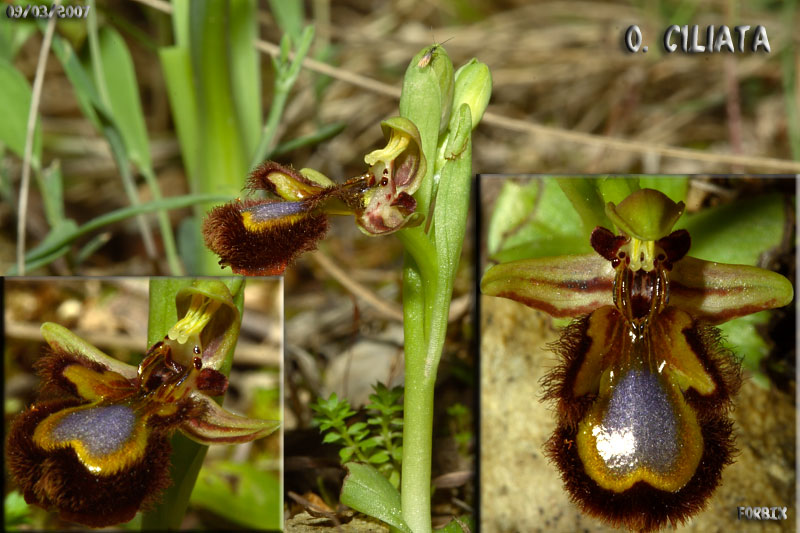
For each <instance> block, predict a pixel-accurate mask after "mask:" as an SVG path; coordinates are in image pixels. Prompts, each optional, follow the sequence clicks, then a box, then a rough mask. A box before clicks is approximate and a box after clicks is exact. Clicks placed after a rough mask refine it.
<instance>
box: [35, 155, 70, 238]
mask: <svg viewBox="0 0 800 533" xmlns="http://www.w3.org/2000/svg"><path fill="white" fill-rule="evenodd" d="M39 189H40V190H41V194H42V200H43V201H44V213H45V216H46V218H47V223H48V224H49V225H50V227H51V228H57V227H59V226H61V224H62V222H64V221H65V218H64V180H63V179H62V176H61V165H60V164H59V162H58V160H55V161H53V163H52V164H51V165H50V166H49V167H47V168H46V169H44V172H42V178H41V186H40V187H39ZM70 222H72V225H73V227H75V222H74V221H72V220H70Z"/></svg>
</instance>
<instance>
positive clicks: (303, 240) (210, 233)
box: [203, 200, 328, 276]
mask: <svg viewBox="0 0 800 533" xmlns="http://www.w3.org/2000/svg"><path fill="white" fill-rule="evenodd" d="M262 202H263V200H245V201H239V202H232V203H228V204H225V205H221V206H217V207H215V208H214V209H213V210H212V211H211V212H210V213H209V214H208V216H207V217H206V219H205V221H204V222H203V237H204V238H205V242H206V246H208V247H209V248H210V249H211V251H213V252H214V253H216V254H217V255H219V257H220V264H221V265H230V267H231V268H232V269H233V271H234V272H235V273H237V274H244V275H247V276H276V275H280V274H282V273H283V271H284V270H285V269H286V267H287V266H288V264H289V263H290V262H292V261H293V260H294V259H295V258H296V257H297V256H298V255H299V254H301V253H303V252H307V251H310V250H314V249H315V248H316V246H317V245H316V243H317V241H318V240H319V239H321V238H322V237H324V236H325V233H326V232H327V231H328V219H327V217H326V216H325V215H324V214H305V215H302V216H300V217H299V218H294V219H290V220H284V219H275V221H274V222H273V223H271V224H269V225H265V227H264V228H263V229H260V230H255V231H251V230H248V229H247V228H246V227H245V226H244V223H243V221H242V214H241V210H242V209H244V208H247V207H251V206H253V205H256V204H259V203H262Z"/></svg>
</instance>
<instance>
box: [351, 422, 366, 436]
mask: <svg viewBox="0 0 800 533" xmlns="http://www.w3.org/2000/svg"><path fill="white" fill-rule="evenodd" d="M366 427H367V424H366V423H364V422H356V423H355V424H353V425H352V426H349V427H348V428H347V433H348V435H356V434H358V433H360V432H361V431H363V430H364V428H366Z"/></svg>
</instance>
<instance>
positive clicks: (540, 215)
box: [489, 178, 592, 263]
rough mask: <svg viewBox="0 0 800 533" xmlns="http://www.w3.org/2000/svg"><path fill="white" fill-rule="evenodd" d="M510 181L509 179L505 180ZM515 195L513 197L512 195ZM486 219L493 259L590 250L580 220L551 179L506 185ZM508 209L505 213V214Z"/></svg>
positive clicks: (500, 259) (501, 259)
mask: <svg viewBox="0 0 800 533" xmlns="http://www.w3.org/2000/svg"><path fill="white" fill-rule="evenodd" d="M507 183H511V182H507ZM514 196H516V197H517V198H514ZM500 200H502V202H503V203H502V204H500V205H499V207H502V208H503V209H497V208H496V209H495V210H494V213H493V214H492V218H491V220H490V222H489V231H490V232H491V234H493V235H494V236H493V239H495V241H494V246H495V249H496V250H497V251H496V252H495V253H494V254H493V255H492V256H491V259H492V260H493V261H497V262H500V263H506V262H509V261H515V260H517V259H527V258H532V257H547V256H551V255H564V254H579V253H586V252H590V251H592V250H591V247H590V245H589V238H588V236H587V235H585V234H584V233H583V228H584V226H583V221H582V220H581V217H580V216H579V215H578V213H577V212H576V211H575V209H574V208H573V206H572V204H571V203H570V201H569V200H568V199H567V197H566V196H565V194H564V192H563V191H562V190H561V188H560V187H559V185H558V182H556V180H554V179H547V178H545V179H537V180H532V181H531V182H530V183H527V184H525V185H517V184H513V185H506V184H504V186H503V190H502V191H501V194H500V199H499V200H498V201H500ZM507 213H508V214H507Z"/></svg>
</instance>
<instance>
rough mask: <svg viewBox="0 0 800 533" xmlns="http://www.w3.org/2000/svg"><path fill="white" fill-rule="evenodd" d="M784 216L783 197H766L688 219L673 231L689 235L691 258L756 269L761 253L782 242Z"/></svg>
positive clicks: (719, 208) (740, 201)
mask: <svg viewBox="0 0 800 533" xmlns="http://www.w3.org/2000/svg"><path fill="white" fill-rule="evenodd" d="M785 216H786V215H785V209H784V199H783V197H782V196H781V195H778V194H767V195H763V196H757V197H755V198H744V199H742V200H738V201H736V202H732V203H730V204H727V205H723V206H720V207H716V208H712V209H706V210H704V211H701V212H699V213H697V214H694V215H689V216H687V217H685V219H684V221H683V224H682V223H681V221H678V224H677V226H676V227H683V228H685V229H686V230H688V231H689V234H690V235H691V237H692V247H691V248H690V249H689V255H691V256H692V257H697V258H698V259H705V260H707V261H717V262H720V263H731V264H738V265H757V264H758V260H759V257H760V255H761V254H762V253H764V252H765V251H767V250H771V249H773V248H776V247H778V246H779V245H780V243H781V242H782V240H783V233H784V231H783V227H784V220H785Z"/></svg>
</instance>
